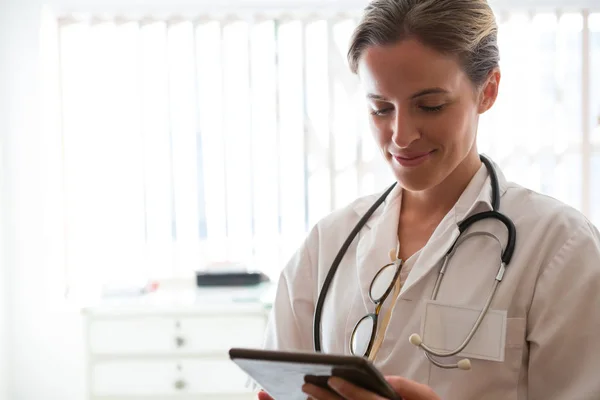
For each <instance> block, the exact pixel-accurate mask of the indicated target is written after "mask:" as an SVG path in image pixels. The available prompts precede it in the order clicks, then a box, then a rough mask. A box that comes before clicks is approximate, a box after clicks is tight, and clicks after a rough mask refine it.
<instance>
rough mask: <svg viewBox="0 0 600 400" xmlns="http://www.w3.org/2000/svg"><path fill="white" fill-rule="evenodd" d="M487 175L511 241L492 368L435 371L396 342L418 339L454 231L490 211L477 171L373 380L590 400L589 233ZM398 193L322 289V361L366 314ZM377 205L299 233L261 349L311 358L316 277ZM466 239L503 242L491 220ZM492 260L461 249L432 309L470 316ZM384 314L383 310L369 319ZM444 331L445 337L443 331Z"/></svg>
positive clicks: (593, 379) (547, 202) (593, 241)
mask: <svg viewBox="0 0 600 400" xmlns="http://www.w3.org/2000/svg"><path fill="white" fill-rule="evenodd" d="M496 170H497V173H498V179H499V186H500V194H501V207H500V211H501V212H502V213H504V214H506V215H507V216H508V217H509V218H511V219H512V221H513V222H514V224H515V226H516V230H517V240H516V248H515V252H514V256H513V258H512V262H511V263H510V265H509V266H508V268H507V271H506V274H505V276H504V280H503V281H502V282H501V283H500V286H499V288H498V291H497V292H496V296H495V298H494V301H493V302H492V305H491V309H493V310H506V313H507V319H506V334H505V352H504V361H503V362H499V361H489V360H482V359H477V358H470V360H471V363H472V370H470V371H462V370H457V369H454V370H446V369H440V368H438V367H435V366H433V365H432V364H431V363H430V362H429V361H428V360H427V359H426V357H425V355H424V353H423V352H422V351H421V349H419V348H417V347H415V346H413V345H412V344H410V343H409V341H408V337H409V336H410V335H411V334H412V333H415V332H416V333H419V332H421V329H420V328H421V319H422V315H423V304H424V302H425V301H426V300H429V299H430V296H431V293H432V288H433V284H434V281H435V278H436V276H437V273H438V271H439V266H440V260H441V259H442V258H443V256H444V254H445V253H446V251H447V249H448V248H449V247H450V246H451V244H452V242H453V241H454V240H455V238H456V236H457V235H458V229H457V223H458V222H459V221H461V220H463V219H464V218H465V217H467V216H468V215H471V214H473V213H476V212H481V211H486V210H491V209H492V207H491V186H490V179H489V177H488V174H487V171H486V169H485V167H484V166H483V165H482V167H481V169H480V170H479V171H478V173H477V174H476V175H475V177H474V178H473V179H472V181H471V182H470V184H469V186H468V187H467V189H466V190H465V192H464V193H463V194H462V195H461V197H460V198H459V200H458V202H457V203H456V205H455V206H454V208H453V209H452V210H451V211H450V212H449V213H448V214H447V215H446V216H445V218H444V219H443V220H442V222H441V223H440V224H439V226H438V227H437V228H436V230H435V232H434V233H433V235H432V237H431V238H430V240H429V241H428V243H427V244H426V246H425V247H424V248H423V249H422V250H421V252H420V254H419V256H418V259H417V260H416V262H415V264H414V266H413V268H412V270H411V271H410V274H409V275H408V278H407V280H406V282H405V284H404V286H403V288H402V292H401V295H400V297H399V299H398V301H397V303H396V306H395V309H394V311H393V314H392V318H391V321H390V323H389V327H388V329H387V332H386V335H385V340H384V342H383V344H382V346H381V349H380V350H379V353H378V355H377V358H376V359H375V361H374V363H375V365H376V366H377V367H378V368H379V369H380V370H381V371H382V373H383V374H385V375H401V376H404V377H407V378H410V379H413V380H416V381H418V382H421V383H425V384H428V385H430V386H431V387H432V388H433V389H434V390H435V391H436V392H437V393H438V394H439V395H440V396H441V398H442V399H444V400H451V399H457V400H471V399H472V400H481V399H502V400H508V399H540V400H553V399H557V400H558V399H560V400H565V399H569V400H571V399H594V400H598V399H600V234H599V232H598V230H597V229H596V228H595V227H594V226H593V225H592V224H591V223H590V222H589V221H588V220H587V219H586V218H585V217H584V216H583V215H582V214H581V213H579V212H578V211H576V210H574V209H573V208H571V207H568V206H566V205H564V204H562V203H561V202H559V201H557V200H555V199H552V198H550V197H547V196H544V195H541V194H538V193H535V192H533V191H530V190H528V189H525V188H523V187H520V186H518V185H516V184H514V183H510V182H507V181H506V179H505V178H504V176H503V175H502V173H501V171H500V170H499V169H498V167H497V166H496ZM400 194H401V189H400V188H399V185H397V186H396V188H395V189H394V190H393V191H392V192H391V193H390V195H389V196H388V198H387V200H386V201H385V203H384V204H382V205H381V206H380V207H379V209H378V210H377V211H376V213H375V214H374V215H373V216H372V217H371V218H370V220H369V221H368V223H367V225H366V226H365V227H364V228H363V229H362V230H361V232H360V233H359V235H358V236H357V237H356V238H355V240H354V242H353V243H352V245H351V246H350V248H349V249H348V251H347V253H346V255H345V257H344V258H343V261H342V263H341V264H340V266H339V269H338V271H337V273H336V276H335V278H334V279H333V282H332V285H331V287H330V289H329V291H328V294H327V299H326V301H325V306H324V309H323V317H322V334H321V336H322V346H323V350H324V351H325V352H327V353H338V354H339V353H341V354H350V352H349V346H348V342H349V339H350V336H351V332H352V330H353V328H354V325H355V324H356V322H357V321H358V320H359V319H360V318H361V317H363V316H364V315H366V314H367V313H370V312H373V310H374V306H373V304H372V303H371V301H370V300H369V297H368V288H369V285H370V283H371V281H372V279H373V276H374V275H375V273H376V272H377V271H378V270H379V269H380V268H381V266H383V265H384V264H386V263H388V262H389V250H390V249H393V248H395V246H396V243H397V238H396V237H397V236H396V232H397V224H398V218H399V211H400V210H399V209H400V204H399V203H400V202H399V201H398V199H399V197H401V196H399V195H400ZM378 196H379V194H377V195H372V196H367V197H364V198H360V199H358V200H356V201H355V202H353V203H352V204H350V205H349V206H347V207H345V208H343V209H341V210H339V211H336V212H334V213H332V214H330V215H329V216H327V217H326V218H324V219H323V220H321V221H320V222H319V223H318V224H316V226H315V227H314V228H313V229H312V230H311V232H310V234H309V235H308V237H307V238H306V240H305V242H304V243H303V245H302V246H301V247H300V248H299V250H298V251H297V252H296V254H295V255H294V257H293V258H292V259H291V260H290V262H289V264H288V265H287V266H286V267H285V269H284V270H283V272H282V274H281V276H280V280H279V283H278V288H277V294H276V298H275V302H274V306H273V310H272V314H271V318H270V320H269V323H268V327H267V334H266V340H265V348H267V349H279V350H300V351H312V350H313V333H312V328H313V313H314V309H315V304H316V301H317V296H318V293H319V291H320V288H321V287H322V285H323V281H324V279H325V276H326V275H327V272H328V270H329V267H330V265H331V263H332V261H333V259H334V257H335V256H336V254H337V252H338V250H339V248H340V246H341V245H342V243H343V241H344V240H345V239H346V237H347V235H348V233H349V232H350V231H351V230H352V228H353V227H354V226H355V224H356V223H357V222H358V220H359V219H360V217H361V216H362V215H363V214H364V213H365V212H366V210H367V209H368V208H369V207H370V206H371V205H372V203H373V202H374V201H375V199H376V198H377V197H378ZM472 229H477V230H485V231H488V232H493V233H494V234H495V235H497V236H498V237H499V238H501V240H502V242H503V244H505V243H506V236H507V235H506V229H505V228H504V226H503V225H502V224H500V223H498V222H497V221H493V220H485V221H482V222H478V223H477V224H476V225H475V226H474V227H473V228H472ZM497 254H498V250H497V243H494V242H493V241H492V240H489V239H486V238H482V237H478V238H473V239H469V240H468V241H466V242H465V243H464V244H462V245H461V247H460V250H458V251H457V252H456V254H455V255H454V258H453V259H452V261H451V262H450V265H449V269H448V271H447V273H446V275H445V278H444V280H443V282H442V286H441V289H440V292H439V295H438V300H439V301H440V302H445V303H448V304H454V305H464V306H472V307H477V308H478V309H481V307H482V306H483V304H484V302H485V299H486V298H487V296H488V295H489V293H490V290H491V287H492V284H493V282H494V278H495V276H496V273H497V271H498V263H499V259H498V257H499V255H497ZM389 302H390V301H389V300H388V301H387V303H389ZM389 307H390V304H384V307H383V310H382V314H381V315H385V313H386V312H387V310H388V309H389ZM381 319H382V318H380V322H381ZM453 323H454V324H457V323H458V324H460V322H457V321H453ZM462 328H465V327H462ZM466 328H467V331H468V329H469V328H470V326H469V327H466ZM444 329H446V330H447V332H450V331H452V330H453V329H457V328H456V326H454V325H452V324H450V325H448V326H445V327H444ZM380 334H381V333H380ZM489 345H490V346H494V345H498V343H491V344H489ZM460 358H462V357H460ZM460 358H459V357H450V358H444V359H441V361H442V362H445V363H447V362H450V361H453V362H456V361H457V360H458V359H460Z"/></svg>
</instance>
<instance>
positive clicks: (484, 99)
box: [478, 68, 500, 114]
mask: <svg viewBox="0 0 600 400" xmlns="http://www.w3.org/2000/svg"><path fill="white" fill-rule="evenodd" d="M499 86H500V70H499V69H498V68H494V69H493V70H492V71H491V72H490V74H489V76H488V78H487V80H486V81H485V83H484V84H483V86H482V87H481V92H480V95H479V110H478V112H479V114H483V113H484V112H486V111H487V110H489V109H490V108H492V106H493V105H494V103H495V102H496V98H497V97H498V87H499Z"/></svg>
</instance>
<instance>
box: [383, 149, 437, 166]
mask: <svg viewBox="0 0 600 400" xmlns="http://www.w3.org/2000/svg"><path fill="white" fill-rule="evenodd" d="M434 151H435V150H432V151H428V152H421V153H410V154H402V155H393V157H394V160H396V162H397V163H398V164H400V165H401V166H403V167H416V166H417V165H420V164H422V163H424V162H425V161H427V160H428V159H429V157H431V154H433V152H434Z"/></svg>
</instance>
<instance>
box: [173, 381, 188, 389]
mask: <svg viewBox="0 0 600 400" xmlns="http://www.w3.org/2000/svg"><path fill="white" fill-rule="evenodd" d="M186 386H187V384H186V383H185V381H182V380H178V381H175V389H177V390H183V389H185V387H186Z"/></svg>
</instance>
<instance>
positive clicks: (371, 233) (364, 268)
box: [354, 163, 507, 309]
mask: <svg viewBox="0 0 600 400" xmlns="http://www.w3.org/2000/svg"><path fill="white" fill-rule="evenodd" d="M493 166H494V168H495V170H496V174H497V176H498V185H499V189H500V197H502V196H503V194H504V193H505V192H506V188H507V182H506V179H505V177H504V175H503V174H502V172H501V171H500V169H499V168H498V167H497V165H496V164H495V163H493ZM376 198H377V197H376V196H369V197H367V198H365V199H364V201H361V202H357V204H355V206H354V210H355V212H356V213H357V214H359V215H360V216H362V215H363V214H364V213H365V212H366V210H367V209H368V208H369V207H370V206H371V204H372V202H373V201H375V199H376ZM401 199H402V189H401V187H400V185H396V187H395V188H394V189H393V190H392V192H390V194H389V195H388V198H387V199H386V200H385V203H384V204H382V206H380V207H379V209H378V210H377V211H376V212H375V213H373V215H372V216H371V218H370V219H369V220H368V221H367V223H366V224H365V227H364V228H363V230H362V231H361V236H360V240H359V242H358V247H357V251H356V265H357V274H358V278H359V282H360V286H361V293H362V297H363V301H364V303H365V307H367V309H371V308H372V305H371V301H370V299H369V294H368V291H369V286H370V284H371V281H372V280H373V277H374V276H375V274H376V273H377V271H379V269H380V268H381V267H382V266H383V265H385V264H387V263H389V262H390V259H389V251H390V250H391V249H395V248H396V245H397V242H398V239H397V228H398V220H399V217H400V206H401ZM491 200H492V187H491V179H490V177H489V174H488V173H487V169H486V167H485V165H484V164H482V166H481V168H480V169H479V170H478V171H477V173H476V174H475V176H474V177H473V178H472V179H471V182H470V183H469V185H468V186H467V188H466V189H465V191H464V192H463V193H462V195H461V196H460V198H459V199H458V201H457V202H456V205H455V206H454V207H453V208H452V209H451V210H450V211H449V212H448V214H446V216H445V217H444V218H443V220H442V221H441V223H440V224H439V225H438V227H437V228H436V229H435V231H434V232H433V235H432V236H431V238H430V239H429V241H428V242H427V244H426V245H425V247H423V249H422V250H421V252H420V254H419V255H418V259H417V260H416V261H415V263H414V265H413V268H412V270H411V272H410V274H409V275H408V278H407V280H406V282H405V284H404V286H403V288H402V293H404V292H406V291H407V290H409V289H410V288H411V287H412V286H414V285H415V284H417V283H418V282H419V281H420V280H421V279H423V277H424V276H425V275H426V274H427V273H428V272H429V271H430V270H431V269H433V268H434V267H435V266H436V265H437V264H438V263H439V261H440V260H441V259H442V257H443V256H444V254H445V253H446V251H447V250H448V249H449V248H450V246H451V245H452V243H453V242H454V240H456V238H457V237H458V235H459V231H458V224H459V223H460V222H461V221H462V220H464V219H465V218H467V217H468V216H470V215H473V214H475V213H480V212H483V211H490V210H492V202H491Z"/></svg>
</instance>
